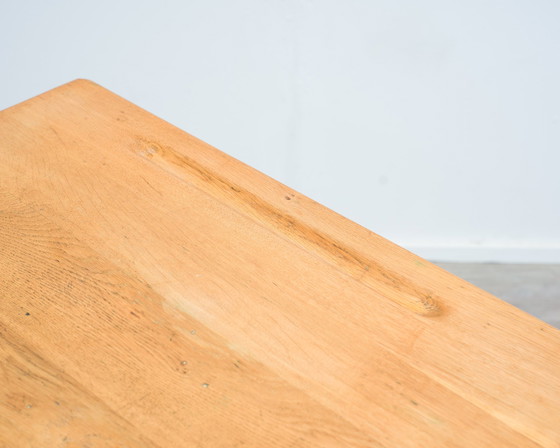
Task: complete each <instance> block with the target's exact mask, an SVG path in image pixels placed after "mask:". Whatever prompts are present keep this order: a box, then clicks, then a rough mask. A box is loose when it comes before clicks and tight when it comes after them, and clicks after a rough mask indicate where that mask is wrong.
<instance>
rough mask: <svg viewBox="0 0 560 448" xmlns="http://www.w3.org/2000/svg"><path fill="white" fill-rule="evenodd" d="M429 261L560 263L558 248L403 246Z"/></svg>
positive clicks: (559, 249)
mask: <svg viewBox="0 0 560 448" xmlns="http://www.w3.org/2000/svg"><path fill="white" fill-rule="evenodd" d="M403 247H405V248H406V249H408V250H409V251H411V252H413V253H415V254H416V255H419V256H421V257H422V258H425V259H426V260H430V261H448V262H457V263H531V264H533V263H547V264H548V263H560V247H552V248H545V247H449V246H448V247H434V246H432V247H430V246H412V245H409V246H403Z"/></svg>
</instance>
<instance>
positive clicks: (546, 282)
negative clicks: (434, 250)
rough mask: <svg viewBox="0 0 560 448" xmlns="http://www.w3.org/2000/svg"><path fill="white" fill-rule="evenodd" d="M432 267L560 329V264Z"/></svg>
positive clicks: (446, 264) (454, 264)
mask: <svg viewBox="0 0 560 448" xmlns="http://www.w3.org/2000/svg"><path fill="white" fill-rule="evenodd" d="M435 264H437V265H438V266H441V267H442V268H444V269H446V270H447V271H449V272H451V273H453V274H455V275H457V276H458V277H461V278H463V279H465V280H467V281H469V282H471V283H473V284H474V285H476V286H478V287H479V288H482V289H484V290H486V291H488V292H490V293H492V294H494V295H495V296H497V297H499V298H500V299H503V300H505V301H506V302H509V303H511V304H512V305H515V306H516V307H518V308H521V309H522V310H524V311H526V312H528V313H530V314H532V315H533V316H536V317H538V318H539V319H542V320H544V321H545V322H548V323H549V324H551V325H553V326H555V327H557V328H560V264H487V263H440V262H435Z"/></svg>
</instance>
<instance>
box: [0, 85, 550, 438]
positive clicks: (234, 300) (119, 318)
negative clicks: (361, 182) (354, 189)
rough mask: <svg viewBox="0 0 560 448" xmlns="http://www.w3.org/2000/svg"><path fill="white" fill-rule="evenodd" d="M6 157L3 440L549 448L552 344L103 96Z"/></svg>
mask: <svg viewBox="0 0 560 448" xmlns="http://www.w3.org/2000/svg"><path fill="white" fill-rule="evenodd" d="M263 150H266V148H263ZM0 162H1V163H0V447H2V448H4V447H6V448H7V447H9V448H12V447H41V448H42V447H321V448H323V447H399V448H405V447H539V446H542V447H551V448H552V447H560V331H558V330H556V329H554V328H553V327H551V326H549V325H547V324H545V323H543V322H541V321H539V320H538V319H536V318H533V317H531V316H529V315H527V314H525V313H523V312H522V311H520V310H518V309H516V308H514V307H512V306H510V305H508V304H506V303H504V302H502V301H500V300H498V299H496V298H495V297H493V296H491V295H490V294H488V293H485V292H484V291H482V290H480V289H477V288H476V287H474V286H472V285H470V284H468V283H466V282H465V281H462V280H460V279H458V278H457V277H454V276H453V275H451V274H449V273H447V272H445V271H444V270H442V269H440V268H438V267H436V266H434V265H432V264H430V263H428V262H427V261H425V260H423V259H421V258H419V257H417V256H415V255H413V254H411V253H409V252H407V251H406V250H404V249H402V248H400V247H398V246H396V245H394V244H392V243H391V242H389V241H387V240H385V239H383V238H381V237H379V236H377V235H375V234H374V233H372V232H370V231H369V230H367V229H365V228H363V227H360V226H359V225H357V224H355V223H353V222H351V221H349V220H347V219H345V218H343V217H341V216H340V215H338V214H336V213H334V212H332V211H331V210H328V209H327V208H325V207H323V206H321V205H320V204H317V203H316V202H314V201H312V200H311V199H309V198H306V197H304V196H302V195H301V194H299V193H297V192H296V191H293V190H291V189H290V188H288V187H286V186H284V185H282V184H280V183H278V182H276V181H274V180H272V179H270V178H268V177H267V176H265V175H263V174H261V173H259V172H257V171H255V170H254V169H252V168H250V167H248V166H246V165H244V164H243V163H241V162H239V161H237V160H235V159H233V158H231V157H229V156H227V155H226V154H224V153H222V152H220V151H218V150H216V149H214V148H212V147H211V146H209V145H207V144H205V143H203V142H201V141H200V140H197V139H196V138H194V137H192V136H190V135H189V134H187V133H185V132H183V131H181V130H179V129H177V128H175V127H173V126H171V125H170V124H168V123H166V122H164V121H162V120H160V119H158V118H156V117H154V116H153V115H151V114H149V113H148V112H145V111H143V110H142V109H140V108H138V107H136V106H134V105H133V104H131V103H129V102H127V101H126V100H124V99H122V98H120V97H118V96H116V95H114V94H113V93H111V92H109V91H107V90H105V89H104V88H102V87H100V86H98V85H96V84H94V83H92V82H89V81H85V80H77V81H74V82H71V83H69V84H66V85H63V86H61V87H59V88H56V89H54V90H51V91H49V92H47V93H45V94H43V95H40V96H38V97H35V98H33V99H31V100H29V101H26V102H24V103H21V104H19V105H17V106H14V107H12V108H9V109H7V110H5V111H2V112H0ZM369 206H371V204H367V203H364V207H369ZM411 225H414V224H413V223H411Z"/></svg>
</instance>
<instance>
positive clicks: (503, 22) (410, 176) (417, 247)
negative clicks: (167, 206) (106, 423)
mask: <svg viewBox="0 0 560 448" xmlns="http://www.w3.org/2000/svg"><path fill="white" fill-rule="evenodd" d="M559 56H560V3H559V2H557V1H552V0H551V1H545V0H542V1H529V0H527V1H513V0H510V1H492V0H490V1H488V0H486V1H481V0H470V1H449V0H446V1H444V0H441V1H437V0H427V1H423V2H419V1H412V0H411V1H395V0H392V1H391V0H386V1H367V0H363V1H348V0H344V1H342V0H340V1H333V0H331V1H324V0H323V1H319V0H316V1H311V0H310V1H295V0H288V1H270V0H269V1H262V0H242V1H235V0H220V1H208V0H206V1H204V0H196V1H158V2H156V1H139V0H128V1H115V0H113V1H99V0H96V1H40V0H36V1H24V0H13V1H3V2H0V108H4V107H7V106H10V105H12V104H15V103H17V102H20V101H22V100H25V99H27V98H29V97H31V96H33V95H35V94H38V93H40V92H42V91H45V90H47V89H49V88H52V87H54V86H56V85H59V84H62V83H64V82H67V81H69V80H72V79H74V78H77V77H85V78H90V79H92V80H94V81H96V82H98V83H100V84H102V85H104V86H105V87H107V88H109V89H111V90H113V91H115V92H117V93H119V94H121V95H122V96H124V97H126V98H127V99H129V100H131V101H133V102H135V103H137V104H138V105H140V106H142V107H144V108H146V109H148V110H150V111H151V112H153V113H155V114H156V115H159V116H161V117H162V118H164V119H166V120H168V121H170V122H172V123H174V124H175V125H177V126H179V127H181V128H183V129H185V130H187V131H189V132H190V133H192V134H194V135H196V136H198V137H200V138H202V139H204V140H206V141H208V142H209V143H211V144H213V145H215V146H217V147H219V148H220V149H222V150H224V151H225V152H227V153H229V154H231V155H233V156H235V157H237V158H239V159H241V160H243V161H245V162H247V163H249V164H251V165H253V166H255V167H256V168H259V169H260V170H262V171H264V172H265V173H267V174H269V175H271V176H273V177H275V178H277V179H279V180H281V181H282V182H284V183H286V184H288V185H290V186H292V187H294V188H296V189H298V190H300V191H302V192H303V193H305V194H307V195H309V196H311V197H313V198H314V199H316V200H318V201H320V202H322V203H324V204H326V205H328V206H329V207H331V208H333V209H335V210H336V211H338V212H340V213H342V214H344V215H347V216H348V217H350V218H352V219H354V220H355V221H357V222H359V223H361V224H363V225H365V226H366V227H368V228H370V229H372V230H374V231H376V232H377V233H380V234H381V235H383V236H385V237H387V238H389V239H391V240H393V241H395V242H397V243H399V244H401V245H404V246H405V247H407V248H409V249H411V250H413V251H416V252H418V253H419V254H420V255H424V256H427V257H431V258H439V259H447V260H478V261H484V260H493V261H529V262H531V261H533V262H538V261H548V262H551V261H556V262H560V175H559V171H560V170H559V168H560V87H559V83H560V57H559ZM0 144H1V142H0ZM0 181H1V180H0Z"/></svg>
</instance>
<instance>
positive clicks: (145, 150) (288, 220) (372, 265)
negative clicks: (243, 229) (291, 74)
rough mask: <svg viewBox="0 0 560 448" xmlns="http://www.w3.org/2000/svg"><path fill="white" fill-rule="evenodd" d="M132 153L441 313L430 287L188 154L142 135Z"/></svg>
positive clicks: (425, 310)
mask: <svg viewBox="0 0 560 448" xmlns="http://www.w3.org/2000/svg"><path fill="white" fill-rule="evenodd" d="M134 151H135V152H136V154H138V155H140V156H141V157H143V158H145V159H147V160H150V161H151V162H153V163H154V164H156V165H157V166H158V167H160V168H161V169H164V170H166V171H170V172H171V173H173V174H174V175H176V176H178V177H179V178H181V179H182V180H190V179H191V178H192V177H194V178H195V179H197V180H198V181H201V182H202V184H203V186H204V187H205V188H207V189H208V190H209V192H210V193H211V194H212V195H213V196H215V197H222V198H223V197H225V198H227V199H228V201H229V202H232V201H233V202H234V203H235V204H237V206H238V207H240V208H241V209H243V211H244V212H247V213H248V214H249V215H250V216H251V217H253V218H254V219H257V220H258V222H260V223H262V224H265V225H267V226H268V227H272V228H273V229H275V230H277V231H280V232H282V234H283V235H284V236H285V237H287V238H288V239H290V240H292V241H295V242H296V243H297V244H298V245H300V246H303V247H305V248H306V249H308V250H312V251H314V252H315V253H317V254H318V255H320V256H321V257H322V258H323V259H325V260H327V261H328V262H329V263H331V264H335V265H336V266H337V267H338V268H340V269H341V270H342V271H343V272H345V273H346V274H348V275H350V276H351V277H352V278H354V279H356V280H358V281H361V282H363V283H364V284H366V285H368V286H369V287H370V288H372V289H374V290H375V291H376V292H378V293H380V294H382V295H383V296H385V297H386V298H388V299H390V300H392V301H393V302H396V303H399V304H400V305H402V306H404V307H406V308H407V309H409V310H411V311H413V312H414V313H417V314H419V315H422V316H438V315H440V314H442V312H443V309H442V305H441V303H440V300H438V299H436V298H435V297H434V296H433V295H432V293H431V292H430V291H426V290H422V289H420V288H418V287H417V286H416V285H414V284H413V283H412V282H411V281H410V280H408V279H406V278H405V277H403V276H402V275H399V274H398V273H396V272H394V271H390V270H388V269H386V268H385V267H383V266H382V265H381V264H380V263H378V262H376V261H374V260H372V259H371V258H369V257H367V256H366V255H364V254H362V253H361V252H359V251H357V250H355V249H353V248H351V247H348V246H347V245H345V244H344V243H342V242H340V241H337V240H336V239H335V238H333V237H331V236H330V235H327V234H325V233H324V232H321V231H319V230H318V229H316V228H314V227H312V226H310V225H309V224H307V223H305V222H303V221H301V220H298V219H297V218H295V217H293V216H291V215H290V214H288V213H286V212H285V211H284V210H281V209H279V208H277V207H275V206H274V205H272V204H271V203H270V202H267V201H265V200H263V199H262V198H260V197H259V196H257V195H256V194H254V193H253V192H251V191H248V190H247V189H244V188H242V187H241V186H239V185H236V184H234V183H232V182H230V181H229V180H227V179H225V178H223V177H221V176H220V175H218V174H217V173H215V172H212V171H211V170H209V169H207V168H206V167H205V166H203V165H202V164H201V163H199V162H197V161H196V160H194V159H192V158H191V157H188V156H186V155H184V154H181V153H179V152H178V151H176V150H175V149H173V148H171V147H168V146H164V145H161V144H159V143H157V142H154V141H152V140H149V139H146V138H143V137H138V138H137V140H136V145H135V147H134ZM199 183H200V182H199Z"/></svg>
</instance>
